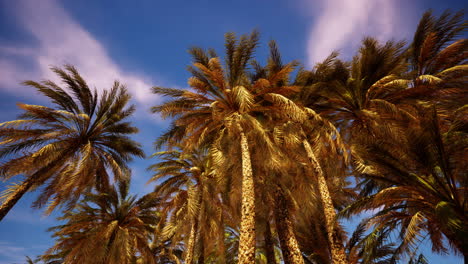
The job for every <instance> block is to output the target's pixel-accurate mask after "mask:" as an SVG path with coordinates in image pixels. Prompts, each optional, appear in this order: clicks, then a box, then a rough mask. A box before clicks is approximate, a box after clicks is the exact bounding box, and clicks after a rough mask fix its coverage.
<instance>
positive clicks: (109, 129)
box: [0, 65, 144, 220]
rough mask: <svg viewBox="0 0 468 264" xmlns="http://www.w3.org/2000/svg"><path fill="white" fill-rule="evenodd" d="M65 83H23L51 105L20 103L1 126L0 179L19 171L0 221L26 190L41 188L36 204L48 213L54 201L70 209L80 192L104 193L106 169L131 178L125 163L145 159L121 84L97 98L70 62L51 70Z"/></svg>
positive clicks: (117, 176)
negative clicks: (16, 113) (134, 136)
mask: <svg viewBox="0 0 468 264" xmlns="http://www.w3.org/2000/svg"><path fill="white" fill-rule="evenodd" d="M52 71H54V72H55V73H56V74H57V75H58V76H59V77H60V79H61V80H62V81H63V83H64V84H65V87H60V86H59V85H57V84H56V83H54V82H52V81H44V82H40V83H39V82H34V81H26V82H24V84H26V85H28V86H31V87H34V88H35V89H36V90H37V91H38V92H39V93H40V94H42V95H45V96H47V97H48V98H49V99H50V100H51V103H52V104H53V107H47V106H41V105H29V104H18V106H19V107H20V108H21V109H22V110H24V113H23V114H21V115H20V116H19V119H17V120H14V121H9V122H4V123H1V124H0V140H1V141H0V158H1V159H9V160H7V161H6V162H4V163H2V164H1V165H0V178H1V179H3V180H9V179H11V178H12V177H14V176H18V175H23V176H24V178H25V179H24V180H22V181H21V182H20V183H19V184H12V185H11V187H10V188H8V189H6V190H5V191H4V192H3V193H2V196H1V198H2V201H3V203H2V205H1V206H0V220H1V219H3V217H5V215H6V214H7V213H8V211H9V210H10V209H11V208H12V207H13V206H14V205H15V204H16V202H17V201H18V200H19V199H20V198H21V197H22V196H23V195H24V194H25V193H26V192H28V191H31V190H35V189H37V188H39V187H41V186H44V185H45V187H44V189H43V190H41V194H40V195H39V197H38V199H37V200H36V201H35V202H34V204H33V206H34V207H39V208H40V207H42V206H44V205H45V204H46V203H48V206H47V210H46V213H50V212H51V211H52V210H53V209H54V208H56V207H57V206H58V205H63V204H64V203H66V204H67V206H68V208H71V207H72V206H73V205H74V204H75V203H76V201H77V200H78V199H79V197H80V196H81V194H82V193H84V192H86V191H90V190H91V189H92V188H96V189H97V190H100V191H105V190H106V188H107V186H108V185H109V181H110V177H109V174H108V171H109V170H110V171H112V173H113V176H114V178H115V179H116V180H118V181H121V180H126V179H128V177H129V168H128V166H127V162H129V161H131V160H132V158H133V157H134V156H137V157H143V156H144V154H143V151H142V150H141V148H140V145H139V144H138V143H136V142H134V141H133V140H131V139H130V138H129V137H128V135H130V134H134V133H136V132H137V131H138V130H137V128H135V127H133V126H132V125H131V123H130V122H128V121H126V119H127V118H128V117H130V116H131V115H132V114H133V112H134V111H135V108H134V106H128V102H129V100H130V95H129V94H128V92H127V90H126V88H125V87H124V86H123V85H121V84H120V83H119V82H114V85H113V87H112V88H111V89H110V90H105V91H104V92H102V94H101V95H100V96H99V95H98V94H97V92H96V90H94V91H92V90H91V89H90V88H89V86H88V84H87V83H86V82H85V80H84V79H83V78H82V77H81V76H80V74H79V73H78V71H77V70H76V69H75V68H74V67H73V66H70V65H67V66H65V68H64V69H60V68H52Z"/></svg>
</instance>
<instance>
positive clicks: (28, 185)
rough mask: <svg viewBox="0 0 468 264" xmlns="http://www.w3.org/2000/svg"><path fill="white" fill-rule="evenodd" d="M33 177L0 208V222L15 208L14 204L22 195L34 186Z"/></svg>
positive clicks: (22, 184)
mask: <svg viewBox="0 0 468 264" xmlns="http://www.w3.org/2000/svg"><path fill="white" fill-rule="evenodd" d="M34 182H35V177H33V176H30V177H28V178H27V179H26V180H25V181H24V182H23V183H21V185H20V186H19V187H18V188H17V189H16V190H15V191H14V192H13V194H11V195H9V196H8V198H7V199H6V200H5V201H4V202H3V204H2V205H1V206H0V221H2V219H3V218H4V217H5V216H6V215H7V214H8V212H9V211H10V210H11V208H13V206H15V204H16V203H17V202H18V201H19V199H21V197H23V195H24V194H25V193H26V192H27V191H29V189H30V188H31V187H32V186H33V185H34Z"/></svg>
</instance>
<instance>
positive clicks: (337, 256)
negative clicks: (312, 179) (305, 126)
mask: <svg viewBox="0 0 468 264" xmlns="http://www.w3.org/2000/svg"><path fill="white" fill-rule="evenodd" d="M303 144H304V148H305V150H306V152H307V156H308V158H309V160H310V163H311V165H312V168H313V170H314V172H315V175H316V176H317V182H318V188H319V192H320V197H321V198H322V207H323V213H324V216H325V225H326V228H327V237H328V242H329V243H330V252H331V257H332V263H334V264H344V263H347V259H346V254H345V250H344V247H343V243H342V242H341V241H340V239H339V238H338V235H337V232H336V228H335V224H336V223H335V220H336V212H335V207H334V206H333V202H332V199H331V196H330V191H329V190H328V185H327V181H326V180H325V175H324V174H323V171H322V167H321V166H320V163H319V162H318V160H317V158H316V157H315V154H314V152H313V151H312V148H311V146H310V144H309V142H308V141H307V140H304V141H303Z"/></svg>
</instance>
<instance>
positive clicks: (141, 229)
mask: <svg viewBox="0 0 468 264" xmlns="http://www.w3.org/2000/svg"><path fill="white" fill-rule="evenodd" d="M128 187H129V185H128V183H127V182H123V183H120V184H119V186H118V188H109V189H108V191H107V193H100V194H86V195H85V196H84V199H83V200H82V201H81V202H80V203H79V204H78V205H77V206H76V208H75V209H74V210H73V211H70V212H68V213H65V215H64V216H63V217H60V220H62V221H65V224H64V225H60V226H56V227H53V228H51V230H52V231H54V235H53V236H54V237H56V238H57V242H56V244H55V245H54V246H53V247H52V248H50V249H49V250H48V251H47V252H46V256H44V257H43V258H45V259H47V258H48V256H50V255H52V256H53V254H55V253H60V254H61V255H62V257H63V260H64V262H65V263H70V264H72V263H90V264H101V263H102V264H131V263H135V261H136V259H137V258H138V259H140V260H142V261H143V263H156V261H155V257H154V255H153V252H152V250H151V248H150V246H149V243H148V241H149V239H150V238H151V236H152V235H153V232H154V226H155V223H156V222H157V221H158V217H157V213H156V210H155V208H156V206H157V205H158V203H159V199H157V198H156V197H155V196H154V195H153V194H149V195H146V196H143V197H142V198H140V199H137V198H136V197H135V196H129V195H128Z"/></svg>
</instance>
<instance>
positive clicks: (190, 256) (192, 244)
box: [185, 221, 197, 264]
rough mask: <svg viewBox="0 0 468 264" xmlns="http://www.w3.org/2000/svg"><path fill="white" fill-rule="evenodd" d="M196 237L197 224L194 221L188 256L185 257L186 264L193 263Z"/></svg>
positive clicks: (188, 244)
mask: <svg viewBox="0 0 468 264" xmlns="http://www.w3.org/2000/svg"><path fill="white" fill-rule="evenodd" d="M196 235H197V223H196V222H195V221H193V222H192V226H191V227H190V236H189V240H188V242H187V255H185V263H186V264H192V262H193V252H194V251H195V238H196Z"/></svg>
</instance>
